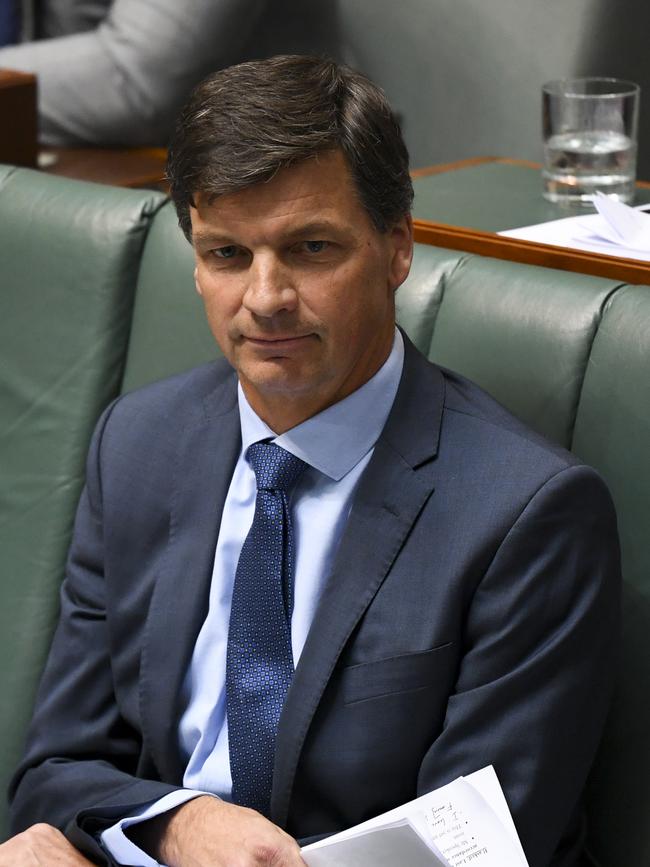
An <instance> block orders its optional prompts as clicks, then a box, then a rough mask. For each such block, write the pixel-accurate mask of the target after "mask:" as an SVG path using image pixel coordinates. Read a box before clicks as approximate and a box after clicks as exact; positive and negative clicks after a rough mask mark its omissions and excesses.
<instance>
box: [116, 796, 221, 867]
mask: <svg viewBox="0 0 650 867" xmlns="http://www.w3.org/2000/svg"><path fill="white" fill-rule="evenodd" d="M199 795H210V796H211V797H215V795H213V794H212V793H211V792H199V791H198V790H196V789H177V790H176V791H175V792H170V793H169V794H168V795H165V796H164V797H162V798H159V799H158V800H157V801H154V802H153V803H152V804H148V805H147V806H145V807H143V808H142V809H141V810H139V811H138V812H137V813H135V814H134V815H133V816H127V817H126V818H125V819H120V821H119V822H116V823H115V825H111V827H110V828H107V829H106V830H105V831H102V834H101V843H102V846H103V847H104V849H106V851H107V852H108V853H109V854H110V855H111V857H112V858H113V859H114V860H115V861H117V862H118V864H124V865H127V867H165V865H160V864H159V862H158V861H155V860H154V859H153V858H152V857H151V856H150V855H147V853H146V852H143V850H142V849H140V847H139V846H136V845H135V843H133V842H132V841H131V840H129V838H128V837H127V836H126V835H125V833H124V829H125V828H129V827H130V826H131V825H137V824H138V823H139V822H146V821H147V819H153V818H154V817H155V816H160V815H162V814H163V813H167V812H169V810H173V809H174V808H175V807H180V805H181V804H185V803H186V802H187V801H191V800H192V799H193V798H198V797H199Z"/></svg>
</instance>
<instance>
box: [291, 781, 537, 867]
mask: <svg viewBox="0 0 650 867" xmlns="http://www.w3.org/2000/svg"><path fill="white" fill-rule="evenodd" d="M404 819H408V820H409V823H410V824H411V826H412V827H413V828H414V829H415V830H416V831H417V832H418V833H419V835H420V836H421V837H422V839H423V840H427V842H428V843H429V845H430V846H431V848H432V849H433V850H434V851H436V850H437V852H438V855H442V858H440V857H437V858H435V859H432V860H431V861H430V862H429V863H430V864H432V865H438V864H443V865H449V867H472V865H475V867H528V862H527V861H526V857H525V855H524V853H523V849H522V848H521V843H520V842H519V838H518V836H517V832H516V830H515V826H514V822H513V821H512V817H511V816H510V811H509V810H508V805H507V804H506V800H505V797H504V795H503V791H502V790H501V786H500V785H499V781H498V779H497V776H496V773H495V772H494V768H492V767H489V768H484V769H483V770H481V771H477V772H476V773H474V774H470V775H469V776H468V777H459V778H458V779H457V780H454V781H453V782H452V783H449V784H448V785H446V786H443V787H442V788H440V789H437V790H436V791H435V792H429V793H428V794H426V795H422V797H420V798H416V799H415V800H414V801H409V802H408V803H407V804H403V805H402V806H400V807H396V808H395V809H394V810H390V811H389V812H387V813H384V814H383V815H381V816H377V817H375V818H374V819H370V820H369V821H367V822H363V823H362V824H360V825H357V826H355V827H354V828H350V829H349V830H347V831H343V832H341V833H340V834H336V835H335V836H333V837H329V838H327V839H326V840H321V841H320V842H318V843H313V844H312V845H311V846H306V847H305V848H304V849H303V855H302V857H303V858H304V860H305V861H306V863H307V864H309V865H310V867H326V865H337V867H352V865H354V867H373V865H374V864H375V863H376V862H375V861H374V860H373V857H372V856H371V855H370V854H369V850H366V852H367V855H363V854H362V853H363V847H364V844H369V843H370V841H371V840H372V839H373V837H374V836H375V835H373V834H369V833H366V834H365V836H361V835H363V834H364V832H369V831H371V830H373V829H376V828H378V827H381V826H385V825H390V826H392V827H395V823H399V822H400V821H403V820H404ZM350 839H356V841H357V848H356V850H355V851H356V854H355V857H356V858H359V857H363V858H364V859H366V858H367V860H355V861H350V862H349V865H348V862H347V861H345V860H340V859H339V860H337V858H336V857H334V858H333V859H332V860H329V859H328V860H318V861H312V860H309V859H310V857H311V855H312V854H313V853H316V852H319V853H321V858H327V848H328V847H331V846H333V844H336V843H338V842H339V841H345V840H350ZM394 863H396V864H408V863H409V862H408V861H406V860H404V859H403V858H402V859H401V860H400V859H397V860H396V861H395V862H394Z"/></svg>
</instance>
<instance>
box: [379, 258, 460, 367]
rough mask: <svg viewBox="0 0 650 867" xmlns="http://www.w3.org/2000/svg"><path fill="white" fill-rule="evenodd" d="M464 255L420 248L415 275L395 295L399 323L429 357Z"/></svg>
mask: <svg viewBox="0 0 650 867" xmlns="http://www.w3.org/2000/svg"><path fill="white" fill-rule="evenodd" d="M464 258H465V254H464V253H458V252H455V251H453V250H442V249H441V248H439V247H431V246H429V245H428V244H416V245H415V249H414V250H413V264H412V266H411V272H410V274H409V276H408V277H407V279H406V280H405V282H404V283H403V284H402V285H401V286H400V287H399V289H398V290H397V293H396V295H395V310H396V314H397V321H398V322H399V324H400V325H401V326H402V328H403V329H404V330H405V331H406V333H407V334H408V336H409V337H410V339H411V340H412V341H413V343H414V344H415V345H416V346H417V348H418V349H419V350H420V352H422V353H424V355H428V353H429V348H430V346H431V341H432V339H433V330H434V328H435V324H436V318H437V316H438V312H439V310H440V305H441V303H442V299H443V297H444V294H445V291H446V287H447V286H448V284H449V282H450V281H451V280H453V275H454V272H455V271H456V269H457V268H458V266H459V264H460V263H461V262H462V261H463V259H464Z"/></svg>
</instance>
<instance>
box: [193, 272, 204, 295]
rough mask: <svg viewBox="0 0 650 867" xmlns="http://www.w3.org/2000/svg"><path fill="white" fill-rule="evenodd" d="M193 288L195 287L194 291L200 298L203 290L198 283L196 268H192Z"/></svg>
mask: <svg viewBox="0 0 650 867" xmlns="http://www.w3.org/2000/svg"><path fill="white" fill-rule="evenodd" d="M194 286H195V287H196V291H197V292H198V293H199V295H200V296H201V297H203V289H201V284H200V283H199V269H198V266H197V267H195V268H194Z"/></svg>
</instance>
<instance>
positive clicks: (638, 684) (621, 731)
mask: <svg viewBox="0 0 650 867" xmlns="http://www.w3.org/2000/svg"><path fill="white" fill-rule="evenodd" d="M572 448H573V450H574V451H575V452H576V453H577V454H578V455H580V457H581V458H583V460H585V461H586V462H587V463H590V464H591V465H592V466H594V467H596V469H598V470H599V471H600V473H601V474H602V475H603V477H604V478H605V481H606V482H607V484H608V485H609V488H610V490H611V492H612V495H613V497H614V501H615V503H616V509H617V513H618V519H619V530H620V537H621V547H622V557H623V576H624V602H623V651H622V659H621V667H620V682H619V689H618V694H617V696H616V699H615V701H614V705H613V710H612V714H611V717H610V722H609V726H608V729H607V731H606V734H605V738H604V741H603V744H602V748H601V751H600V754H599V757H598V761H597V763H596V767H595V768H594V772H593V773H592V778H591V781H590V791H589V800H590V804H589V812H590V818H591V823H590V837H591V846H592V848H593V850H594V852H595V854H596V855H597V857H598V859H599V860H600V861H601V863H602V864H603V865H604V867H610V865H611V867H616V865H619V864H638V865H642V864H643V865H645V864H650V831H649V830H648V829H649V823H650V697H649V692H650V544H649V539H650V287H648V286H626V287H624V288H623V289H621V290H620V291H618V292H617V293H616V294H615V295H614V297H613V298H612V299H611V302H610V303H609V304H608V305H607V307H606V308H605V313H604V316H603V321H602V324H601V327H600V329H599V330H598V334H597V335H596V339H595V341H594V346H593V350H592V353H591V357H590V360H589V364H588V366H587V372H586V376H585V381H584V387H583V391H582V398H581V400H580V406H579V411H578V417H577V421H576V428H575V436H574V439H573V444H572Z"/></svg>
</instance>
